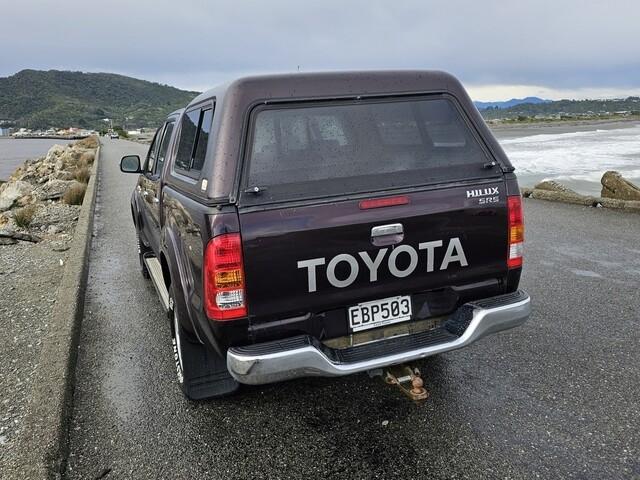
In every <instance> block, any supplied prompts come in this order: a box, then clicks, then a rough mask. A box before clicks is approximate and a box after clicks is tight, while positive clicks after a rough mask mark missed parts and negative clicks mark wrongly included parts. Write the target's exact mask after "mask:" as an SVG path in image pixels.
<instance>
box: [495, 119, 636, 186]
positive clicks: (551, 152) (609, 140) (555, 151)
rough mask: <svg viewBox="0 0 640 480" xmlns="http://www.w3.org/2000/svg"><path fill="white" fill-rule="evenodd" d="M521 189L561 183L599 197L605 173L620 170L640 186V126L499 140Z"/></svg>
mask: <svg viewBox="0 0 640 480" xmlns="http://www.w3.org/2000/svg"><path fill="white" fill-rule="evenodd" d="M500 144H501V145H502V148H504V150H505V152H506V153H507V155H508V156H509V159H510V160H511V163H513V165H514V166H515V167H516V174H517V175H518V179H519V182H520V185H521V186H525V187H532V186H533V185H534V184H535V183H537V182H539V181H541V180H545V179H555V180H558V181H560V182H562V183H564V184H565V185H567V186H568V187H570V188H572V189H574V190H575V191H577V192H579V193H583V194H585V195H597V196H599V195H600V190H601V184H600V179H601V178H602V174H603V173H604V172H606V171H607V170H617V171H619V172H620V173H622V175H623V176H624V177H626V178H627V179H629V180H631V181H632V182H634V183H636V184H637V185H640V124H638V125H633V126H631V127H627V128H616V129H606V130H592V131H584V132H568V133H549V134H540V135H531V136H523V137H518V138H508V139H503V140H500Z"/></svg>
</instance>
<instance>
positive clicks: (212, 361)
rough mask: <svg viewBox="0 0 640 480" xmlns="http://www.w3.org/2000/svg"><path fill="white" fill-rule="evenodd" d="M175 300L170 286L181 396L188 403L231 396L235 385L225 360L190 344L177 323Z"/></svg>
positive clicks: (207, 350) (174, 343)
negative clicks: (187, 400) (189, 401)
mask: <svg viewBox="0 0 640 480" xmlns="http://www.w3.org/2000/svg"><path fill="white" fill-rule="evenodd" d="M175 298H176V297H175V293H174V289H173V285H171V286H170V288H169V309H170V312H169V314H170V319H171V345H172V349H173V360H174V362H175V368H176V373H177V376H178V383H179V385H180V388H181V389H182V393H184V395H185V396H186V397H187V398H189V399H191V400H203V399H207V398H216V397H222V396H226V395H229V394H231V393H233V392H235V391H236V390H237V389H238V387H239V385H238V383H237V382H236V381H235V380H234V379H233V377H231V375H229V372H228V370H227V365H226V360H225V359H224V358H222V357H220V355H218V354H217V353H216V352H214V351H213V350H212V349H210V348H209V347H207V346H206V345H202V344H201V343H196V342H192V341H190V338H189V337H190V335H189V333H188V332H187V331H186V330H185V329H184V327H183V326H182V323H181V321H180V308H178V307H177V305H176V302H175V300H174V299H175Z"/></svg>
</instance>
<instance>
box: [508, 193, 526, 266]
mask: <svg viewBox="0 0 640 480" xmlns="http://www.w3.org/2000/svg"><path fill="white" fill-rule="evenodd" d="M507 208H508V211H509V252H508V253H507V267H509V268H518V267H522V254H523V250H524V218H523V215H522V197H520V195H514V196H510V197H507Z"/></svg>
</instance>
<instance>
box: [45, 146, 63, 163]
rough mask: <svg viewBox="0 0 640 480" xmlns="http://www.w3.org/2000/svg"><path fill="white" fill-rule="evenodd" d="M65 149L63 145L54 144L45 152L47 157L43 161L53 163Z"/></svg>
mask: <svg viewBox="0 0 640 480" xmlns="http://www.w3.org/2000/svg"><path fill="white" fill-rule="evenodd" d="M65 148H66V147H65V146H64V145H58V144H55V145H54V146H53V147H51V148H50V149H49V151H48V152H47V155H46V156H45V157H44V161H45V162H46V163H55V162H56V160H57V159H58V157H59V156H60V155H62V154H63V153H64V151H65Z"/></svg>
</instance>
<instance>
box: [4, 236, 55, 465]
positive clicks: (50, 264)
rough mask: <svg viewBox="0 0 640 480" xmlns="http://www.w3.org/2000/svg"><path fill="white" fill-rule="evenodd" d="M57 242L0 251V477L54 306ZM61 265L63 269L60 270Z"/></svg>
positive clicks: (23, 411)
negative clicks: (0, 342) (0, 335)
mask: <svg viewBox="0 0 640 480" xmlns="http://www.w3.org/2000/svg"><path fill="white" fill-rule="evenodd" d="M57 245H58V241H57V240H53V239H52V240H44V241H42V242H40V243H38V244H36V245H33V244H29V243H26V242H20V243H19V244H16V245H7V246H3V245H0V285H1V287H0V288H1V289H2V295H1V296H0V331H1V332H2V336H3V338H4V342H3V343H4V346H3V348H2V349H0V411H1V412H2V413H1V414H0V472H1V471H3V469H4V468H6V466H7V462H8V461H9V458H10V456H11V454H12V449H13V447H14V446H15V443H14V440H15V439H16V437H17V435H18V433H19V432H20V429H21V426H22V420H23V418H24V415H25V413H26V407H27V403H28V400H29V394H30V391H31V388H32V386H33V383H32V379H33V375H34V373H35V370H36V368H37V366H38V359H39V356H40V347H41V339H42V338H43V337H44V336H45V334H46V332H47V328H48V318H49V316H50V314H51V311H52V309H53V306H54V304H55V302H56V294H57V288H58V284H59V283H60V279H61V278H62V274H63V272H64V263H66V258H67V252H56V251H54V250H52V248H57ZM61 263H62V264H61Z"/></svg>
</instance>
